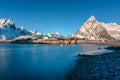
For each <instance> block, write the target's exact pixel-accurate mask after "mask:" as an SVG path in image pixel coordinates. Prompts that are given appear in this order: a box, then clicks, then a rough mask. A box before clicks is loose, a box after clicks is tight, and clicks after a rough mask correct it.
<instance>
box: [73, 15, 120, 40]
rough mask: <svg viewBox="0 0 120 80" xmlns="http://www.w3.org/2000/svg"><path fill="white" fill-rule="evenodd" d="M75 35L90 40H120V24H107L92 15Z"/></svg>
mask: <svg viewBox="0 0 120 80" xmlns="http://www.w3.org/2000/svg"><path fill="white" fill-rule="evenodd" d="M74 37H77V38H84V39H88V40H120V25H118V24H116V23H110V24H105V23H103V22H99V21H97V20H96V19H95V17H94V16H91V17H90V18H89V19H88V20H87V21H86V22H85V23H84V24H83V25H82V26H81V27H80V29H78V30H77V32H76V33H75V34H74Z"/></svg>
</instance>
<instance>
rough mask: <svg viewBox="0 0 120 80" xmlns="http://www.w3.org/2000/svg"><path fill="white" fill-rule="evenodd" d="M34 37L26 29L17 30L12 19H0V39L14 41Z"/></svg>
mask: <svg viewBox="0 0 120 80" xmlns="http://www.w3.org/2000/svg"><path fill="white" fill-rule="evenodd" d="M24 35H32V33H31V32H29V31H27V30H26V29H24V27H21V28H16V26H15V24H14V22H13V21H12V20H11V19H0V39H1V40H6V39H14V38H16V37H19V36H24Z"/></svg>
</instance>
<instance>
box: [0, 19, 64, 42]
mask: <svg viewBox="0 0 120 80" xmlns="http://www.w3.org/2000/svg"><path fill="white" fill-rule="evenodd" d="M30 36H31V37H36V38H41V39H42V38H43V37H45V36H47V37H48V38H65V37H64V36H63V35H61V34H60V33H59V32H55V33H47V34H42V33H40V32H38V31H28V30H26V29H25V28H24V27H20V28H16V26H15V24H14V22H13V21H12V20H11V19H0V40H12V39H18V38H19V39H20V38H29V37H30Z"/></svg>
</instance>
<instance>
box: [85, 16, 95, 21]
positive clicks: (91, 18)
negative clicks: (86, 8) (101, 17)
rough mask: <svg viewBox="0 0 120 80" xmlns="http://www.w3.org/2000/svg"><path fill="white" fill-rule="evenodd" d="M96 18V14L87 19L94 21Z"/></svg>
mask: <svg viewBox="0 0 120 80" xmlns="http://www.w3.org/2000/svg"><path fill="white" fill-rule="evenodd" d="M94 20H96V19H95V16H91V17H90V18H89V19H88V20H87V21H94Z"/></svg>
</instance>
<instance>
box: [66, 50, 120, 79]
mask: <svg viewBox="0 0 120 80" xmlns="http://www.w3.org/2000/svg"><path fill="white" fill-rule="evenodd" d="M66 79H67V80H120V50H116V51H115V52H113V53H109V54H102V55H94V56H88V55H82V56H80V58H79V59H78V60H77V61H76V64H75V66H74V67H73V68H71V69H70V70H69V71H68V73H67V76H66Z"/></svg>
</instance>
